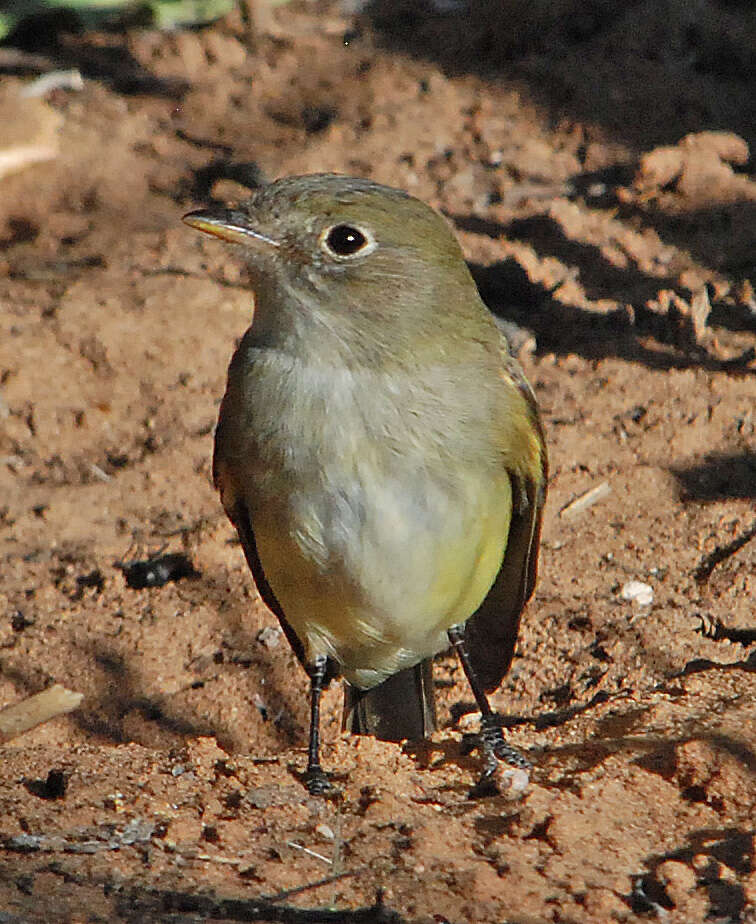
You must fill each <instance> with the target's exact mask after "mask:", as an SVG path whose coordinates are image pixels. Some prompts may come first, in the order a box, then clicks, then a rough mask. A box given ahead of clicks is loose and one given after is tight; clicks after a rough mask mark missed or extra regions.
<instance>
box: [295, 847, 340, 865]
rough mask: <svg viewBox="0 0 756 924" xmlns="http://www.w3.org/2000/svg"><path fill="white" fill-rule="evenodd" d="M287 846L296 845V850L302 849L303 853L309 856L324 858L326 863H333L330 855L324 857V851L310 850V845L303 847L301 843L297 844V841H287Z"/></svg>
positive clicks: (317, 858)
mask: <svg viewBox="0 0 756 924" xmlns="http://www.w3.org/2000/svg"><path fill="white" fill-rule="evenodd" d="M286 846H287V847H294V849H295V850H301V851H302V853H306V854H307V855H308V856H309V857H315V859H316V860H322V861H323V862H324V863H327V864H328V865H329V866H330V865H331V862H332V861H331V860H329V859H328V857H324V856H323V854H322V853H316V852H315V851H314V850H310V848H309V847H303V846H302V845H301V844H297V842H296V841H286Z"/></svg>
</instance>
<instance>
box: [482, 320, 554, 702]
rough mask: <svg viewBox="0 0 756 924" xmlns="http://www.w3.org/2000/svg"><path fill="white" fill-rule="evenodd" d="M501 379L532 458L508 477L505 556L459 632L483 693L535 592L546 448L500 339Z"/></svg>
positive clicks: (499, 672)
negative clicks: (523, 422) (533, 445)
mask: <svg viewBox="0 0 756 924" xmlns="http://www.w3.org/2000/svg"><path fill="white" fill-rule="evenodd" d="M502 376H503V377H504V378H505V379H506V380H508V382H509V383H511V384H512V385H514V386H515V387H516V388H517V389H518V391H519V392H520V394H521V395H522V397H523V398H524V399H525V403H526V407H527V412H528V414H529V415H530V418H531V424H532V426H533V428H534V432H535V434H536V436H537V444H538V458H537V459H536V460H535V462H534V464H533V465H532V466H528V467H527V469H528V474H527V476H522V475H517V474H515V473H513V472H510V473H509V477H510V479H511V482H512V508H513V509H512V521H511V524H510V527H509V538H508V541H507V550H506V553H505V555H504V560H503V561H502V564H501V569H500V570H499V573H498V575H497V577H496V580H495V581H494V583H493V586H492V587H491V589H490V590H489V592H488V595H487V596H486V598H485V600H484V601H483V603H482V604H481V605H480V607H479V608H478V610H477V611H476V612H475V613H474V614H473V615H472V616H471V617H470V619H469V620H468V621H467V625H466V626H465V641H466V644H467V650H468V652H469V654H470V658H471V660H472V663H473V667H474V668H475V671H476V673H477V675H478V678H479V679H480V681H481V683H482V684H483V686H484V688H485V690H486V692H489V693H490V692H491V691H492V690H495V689H496V687H498V685H499V684H500V683H501V680H502V678H503V677H504V675H505V674H506V672H507V671H508V670H509V666H510V664H511V663H512V658H513V656H514V651H515V645H516V643H517V633H518V630H519V627H520V614H521V613H522V611H523V609H524V608H525V604H526V603H527V602H528V600H529V599H530V597H531V596H532V594H533V590H534V588H535V583H536V575H537V570H538V546H539V543H540V536H541V519H542V514H543V505H544V503H545V500H546V480H547V477H548V462H547V457H546V445H545V441H544V435H543V428H542V426H541V422H540V419H539V416H538V406H537V404H536V400H535V396H534V394H533V391H532V389H531V388H530V385H529V384H528V382H527V379H526V378H525V376H524V374H523V372H522V369H521V368H520V366H519V365H518V363H517V361H516V360H515V359H514V357H512V355H511V354H510V352H509V348H508V346H507V343H506V340H505V339H504V337H502ZM531 468H532V474H531V471H530V469H531Z"/></svg>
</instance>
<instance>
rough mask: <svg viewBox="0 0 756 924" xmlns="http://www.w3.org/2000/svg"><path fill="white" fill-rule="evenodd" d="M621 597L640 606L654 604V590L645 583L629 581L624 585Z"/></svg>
mask: <svg viewBox="0 0 756 924" xmlns="http://www.w3.org/2000/svg"><path fill="white" fill-rule="evenodd" d="M620 597H621V598H622V599H623V600H627V601H628V602H630V603H637V604H638V605H639V606H651V604H652V603H653V602H654V590H653V588H652V587H651V586H650V585H649V584H644V583H643V581H628V582H627V583H626V584H623V585H622V590H621V591H620Z"/></svg>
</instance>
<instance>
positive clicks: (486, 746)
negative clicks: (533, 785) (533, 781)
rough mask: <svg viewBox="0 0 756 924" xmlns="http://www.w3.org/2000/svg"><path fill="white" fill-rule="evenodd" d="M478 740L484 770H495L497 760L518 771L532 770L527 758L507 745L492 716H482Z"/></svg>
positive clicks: (499, 727)
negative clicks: (482, 753)
mask: <svg viewBox="0 0 756 924" xmlns="http://www.w3.org/2000/svg"><path fill="white" fill-rule="evenodd" d="M480 739H481V744H482V746H483V752H484V754H485V760H486V765H485V769H486V770H488V769H489V766H493V768H494V769H495V768H496V767H497V760H502V761H504V763H505V764H509V766H510V767H516V768H517V769H518V770H526V771H527V770H532V769H533V764H531V762H530V761H529V760H528V758H527V757H525V755H524V754H521V753H520V752H519V751H518V750H517V748H516V747H514V746H513V745H511V744H508V743H507V742H506V741H505V740H504V732H503V731H502V730H501V725H499V724H498V723H497V722H496V720H495V719H493V716H491V717H490V718H489V717H488V716H484V717H483V719H482V720H481V723H480Z"/></svg>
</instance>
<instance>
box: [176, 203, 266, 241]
mask: <svg viewBox="0 0 756 924" xmlns="http://www.w3.org/2000/svg"><path fill="white" fill-rule="evenodd" d="M182 220H183V221H185V222H186V224H188V225H189V227H190V228H196V230H197V231H204V232H205V234H212V235H213V237H219V238H220V239H221V240H222V241H229V242H230V243H232V244H243V245H245V246H247V247H249V246H250V245H252V246H254V245H255V244H263V245H267V246H269V247H279V246H280V242H279V241H275V240H273V238H272V237H268V236H267V235H266V234H262V233H261V232H260V231H256V230H255V229H254V228H252V227H250V223H249V218H248V217H247V216H246V215H245V214H244V213H243V212H237V211H235V210H234V209H197V210H196V211H194V212H187V214H186V215H184V217H183V219H182Z"/></svg>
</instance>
